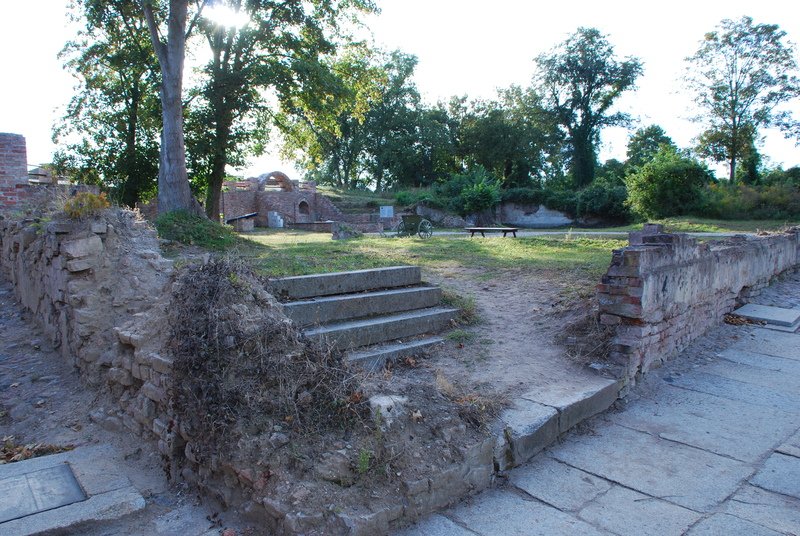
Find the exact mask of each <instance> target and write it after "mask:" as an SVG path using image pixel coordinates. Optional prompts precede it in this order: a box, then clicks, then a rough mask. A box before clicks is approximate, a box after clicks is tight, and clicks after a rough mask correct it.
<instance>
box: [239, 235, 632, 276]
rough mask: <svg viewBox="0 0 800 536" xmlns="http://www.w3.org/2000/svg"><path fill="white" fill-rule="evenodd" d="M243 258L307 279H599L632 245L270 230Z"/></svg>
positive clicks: (245, 247) (250, 241)
mask: <svg viewBox="0 0 800 536" xmlns="http://www.w3.org/2000/svg"><path fill="white" fill-rule="evenodd" d="M241 236H242V237H243V238H245V240H244V241H243V242H242V243H241V245H240V246H239V248H240V253H241V254H243V255H244V256H246V257H248V258H250V259H251V260H252V262H253V263H254V265H255V266H256V267H257V268H258V269H259V270H260V271H262V272H263V273H265V274H268V275H273V276H286V275H304V274H312V273H323V272H338V271H344V270H359V269H365V268H379V267H384V266H394V265H398V264H415V265H420V266H423V267H427V268H432V269H437V270H443V271H447V270H456V271H457V270H463V271H473V270H474V271H478V272H480V273H482V274H486V277H491V274H492V272H493V271H494V270H505V269H521V270H531V271H532V270H558V271H562V272H564V273H565V274H572V275H574V276H578V277H581V278H590V279H592V280H596V279H598V278H599V277H600V275H602V274H603V273H604V272H605V270H606V269H607V268H608V265H609V263H610V261H611V250H612V249H615V248H620V247H623V246H624V245H625V244H626V242H627V241H623V240H606V239H588V238H574V239H571V240H565V239H563V238H558V239H554V238H516V239H511V238H501V237H493V238H486V239H481V240H466V239H459V240H454V239H452V238H446V237H432V238H429V239H427V240H422V239H419V238H381V237H371V236H370V237H360V238H355V239H350V240H331V238H330V235H329V234H326V233H308V232H302V231H272V230H264V231H258V232H256V233H247V234H246V235H241Z"/></svg>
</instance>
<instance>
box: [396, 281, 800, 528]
mask: <svg viewBox="0 0 800 536" xmlns="http://www.w3.org/2000/svg"><path fill="white" fill-rule="evenodd" d="M789 279H790V281H788V282H786V283H785V284H783V286H781V285H778V287H777V291H776V289H768V292H767V295H766V296H765V297H764V298H763V299H762V300H756V301H761V303H763V304H769V305H777V306H783V307H798V302H800V278H798V276H797V275H795V276H791V277H790V278H789ZM781 289H782V292H785V293H784V294H783V295H781V292H779V291H780V290H781ZM770 290H771V292H770ZM476 534H477V535H483V536H489V535H504V536H507V535H526V536H529V535H538V534H541V535H549V536H555V535H577V534H580V535H596V534H616V535H636V536H641V535H658V536H667V535H672V534H675V535H681V534H687V535H726V536H727V535H739V534H742V535H764V536H766V535H779V534H783V535H800V334H796V333H785V332H780V331H775V330H771V329H766V328H761V327H755V326H738V327H734V326H721V327H720V328H718V329H716V330H713V332H712V333H710V334H709V336H708V337H707V340H706V341H705V342H703V343H698V344H696V345H694V346H693V347H692V348H690V349H689V350H688V351H687V352H684V354H683V355H681V356H679V357H677V358H675V359H674V360H673V361H671V362H670V363H669V364H668V365H667V366H665V367H663V368H662V369H659V370H656V371H654V372H653V373H651V374H650V375H649V376H648V378H646V379H645V381H644V382H643V383H642V385H640V386H637V387H636V388H635V389H634V390H633V392H632V394H631V395H629V396H628V397H627V399H626V400H622V401H620V402H619V403H618V404H617V408H616V409H614V410H611V411H609V412H607V413H606V414H604V415H602V416H600V417H596V418H594V419H593V420H591V421H588V422H587V423H585V424H584V425H581V426H579V427H578V429H577V430H575V431H573V432H572V433H570V434H568V435H567V436H566V437H565V438H564V439H563V440H562V442H561V444H559V445H555V446H553V447H551V448H549V449H547V450H546V451H544V452H543V453H542V454H540V455H539V456H537V457H536V458H534V459H533V460H532V461H531V462H530V463H528V464H527V465H524V466H522V467H520V468H517V469H515V470H512V471H511V472H510V473H509V474H508V479H507V482H505V483H501V484H499V485H498V486H496V487H495V488H494V489H491V490H489V491H487V492H484V493H482V494H480V495H478V496H476V497H474V498H472V499H470V500H468V501H465V502H463V503H461V504H459V505H457V506H455V507H453V508H451V509H450V510H447V511H445V512H442V513H440V514H437V515H433V516H431V517H428V518H426V519H424V520H422V521H420V522H419V523H418V524H417V525H415V526H412V527H409V528H407V529H404V530H402V531H399V532H397V533H396V536H417V535H428V536H434V535H436V536H438V535H455V536H461V535H463V536H466V535H471V536H474V535H476Z"/></svg>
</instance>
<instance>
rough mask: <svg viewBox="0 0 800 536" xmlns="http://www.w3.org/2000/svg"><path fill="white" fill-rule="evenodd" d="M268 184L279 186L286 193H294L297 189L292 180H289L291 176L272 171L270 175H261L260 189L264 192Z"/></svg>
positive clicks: (259, 178) (259, 180)
mask: <svg viewBox="0 0 800 536" xmlns="http://www.w3.org/2000/svg"><path fill="white" fill-rule="evenodd" d="M266 184H273V185H277V186H279V187H280V189H281V190H283V191H284V192H294V191H295V189H296V188H295V184H294V182H292V179H290V178H289V175H287V174H286V173H284V172H282V171H272V172H270V173H264V174H263V175H259V177H258V189H259V190H263V189H264V185H266Z"/></svg>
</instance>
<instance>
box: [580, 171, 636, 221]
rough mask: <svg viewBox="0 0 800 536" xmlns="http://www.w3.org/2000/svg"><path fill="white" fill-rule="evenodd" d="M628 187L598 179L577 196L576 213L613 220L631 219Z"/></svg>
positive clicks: (582, 215)
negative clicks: (627, 203)
mask: <svg viewBox="0 0 800 536" xmlns="http://www.w3.org/2000/svg"><path fill="white" fill-rule="evenodd" d="M627 198H628V189H627V188H626V186H625V184H614V183H612V182H609V181H604V180H596V181H594V182H593V183H592V184H590V185H589V186H587V187H586V188H584V189H583V190H581V191H580V192H578V194H577V196H576V206H575V214H576V215H577V216H578V217H587V216H590V217H591V216H593V217H598V218H602V219H604V220H608V221H613V222H620V223H622V222H626V221H628V220H630V216H631V215H630V211H629V209H628V206H627V205H626V204H625V202H626V200H627Z"/></svg>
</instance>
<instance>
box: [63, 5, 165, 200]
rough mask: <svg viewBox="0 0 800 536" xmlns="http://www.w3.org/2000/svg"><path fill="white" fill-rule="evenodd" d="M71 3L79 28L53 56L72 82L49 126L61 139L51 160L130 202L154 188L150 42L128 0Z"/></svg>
mask: <svg viewBox="0 0 800 536" xmlns="http://www.w3.org/2000/svg"><path fill="white" fill-rule="evenodd" d="M74 8H75V11H74V12H73V14H72V17H73V19H74V20H79V19H81V18H82V19H83V20H84V22H85V28H84V29H83V30H81V32H80V33H79V35H78V38H77V39H76V40H75V41H71V42H69V43H67V44H66V45H65V47H64V49H63V50H62V52H61V53H60V55H59V57H61V58H63V59H65V65H64V66H65V67H66V68H67V69H69V70H71V71H72V72H73V73H74V75H75V76H76V78H77V79H78V80H79V82H80V86H79V91H78V92H77V93H76V94H75V96H74V97H73V98H72V99H71V100H70V103H69V105H68V107H67V111H66V114H65V117H64V121H62V122H61V123H60V124H59V125H58V126H57V127H56V128H55V129H54V133H53V138H54V140H55V141H56V142H62V143H65V145H64V146H63V147H62V148H60V149H59V151H58V152H57V153H56V155H55V160H56V162H57V163H58V165H59V166H60V167H66V168H69V169H70V170H71V172H72V173H75V174H77V175H78V176H79V178H80V180H82V181H84V182H91V183H98V184H100V185H102V186H103V187H104V188H108V189H109V191H110V193H111V196H112V198H113V199H114V200H115V201H117V202H119V203H121V204H124V205H128V206H134V205H135V204H136V202H137V201H140V200H141V199H142V198H143V197H147V196H149V195H151V194H154V193H155V191H156V178H157V175H158V134H159V132H160V130H161V109H160V103H159V100H158V96H157V91H156V88H157V85H158V77H157V72H158V66H157V64H156V61H155V56H154V55H153V49H152V47H151V46H150V40H149V38H148V36H147V31H146V29H145V28H144V21H142V20H141V18H139V17H138V16H137V15H138V11H137V10H138V7H137V6H136V5H134V4H131V3H130V2H126V1H122V0H108V1H105V2H98V1H94V0H79V1H78V2H76V3H75V5H74ZM76 137H77V140H76V141H72V140H73V139H74V138H76Z"/></svg>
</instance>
